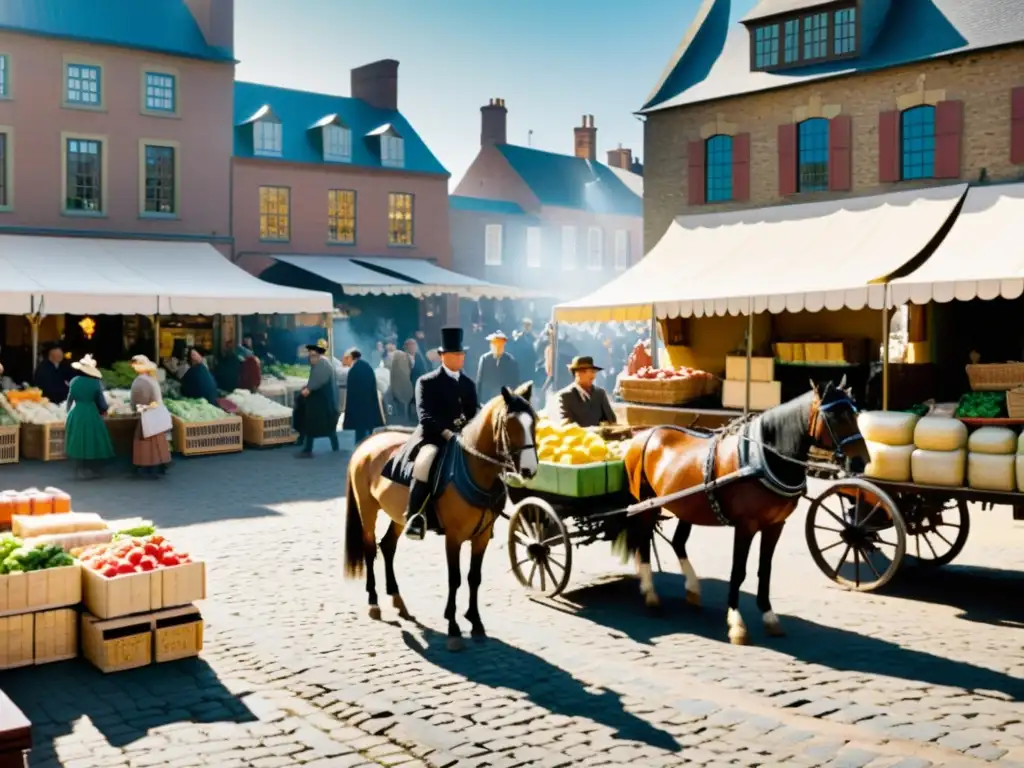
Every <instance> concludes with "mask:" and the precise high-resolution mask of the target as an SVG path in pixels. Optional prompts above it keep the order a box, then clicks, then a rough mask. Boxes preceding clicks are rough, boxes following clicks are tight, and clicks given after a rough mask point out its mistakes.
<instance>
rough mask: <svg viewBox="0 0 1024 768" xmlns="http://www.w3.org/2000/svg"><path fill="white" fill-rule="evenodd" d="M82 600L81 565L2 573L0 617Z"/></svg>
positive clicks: (0, 579) (42, 609)
mask: <svg viewBox="0 0 1024 768" xmlns="http://www.w3.org/2000/svg"><path fill="white" fill-rule="evenodd" d="M80 602H82V566H80V565H79V564H78V563H75V564H74V565H66V566H63V567H62V568H47V569H46V570H43V571H29V572H28V573H8V574H5V575H3V576H0V616H6V615H10V614H15V613H27V612H29V611H44V610H50V609H52V608H63V607H65V606H69V605H77V604H78V603H80Z"/></svg>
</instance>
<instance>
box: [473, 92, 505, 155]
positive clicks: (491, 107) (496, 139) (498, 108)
mask: <svg viewBox="0 0 1024 768" xmlns="http://www.w3.org/2000/svg"><path fill="white" fill-rule="evenodd" d="M507 131H508V110H507V109H506V108H505V100H504V99H491V101H490V103H488V104H485V105H484V106H482V107H480V146H481V147H487V146H491V145H493V144H507V143H508V133H507Z"/></svg>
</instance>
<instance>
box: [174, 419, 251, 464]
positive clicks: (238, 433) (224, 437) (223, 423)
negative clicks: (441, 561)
mask: <svg viewBox="0 0 1024 768" xmlns="http://www.w3.org/2000/svg"><path fill="white" fill-rule="evenodd" d="M171 423H172V425H173V428H172V435H173V437H172V440H173V443H174V449H175V450H176V451H177V452H178V453H180V454H181V455H182V456H208V455H211V454H217V453H236V452H238V451H240V450H242V419H241V418H239V417H238V416H226V417H225V418H223V419H217V420H216V421H184V420H183V419H181V418H179V417H178V416H171Z"/></svg>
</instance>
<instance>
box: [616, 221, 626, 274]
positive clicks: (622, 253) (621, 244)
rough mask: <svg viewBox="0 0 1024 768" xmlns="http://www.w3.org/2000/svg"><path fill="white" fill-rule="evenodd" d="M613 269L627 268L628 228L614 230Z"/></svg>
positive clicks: (623, 269)
mask: <svg viewBox="0 0 1024 768" xmlns="http://www.w3.org/2000/svg"><path fill="white" fill-rule="evenodd" d="M615 269H616V270H618V271H619V272H623V271H625V270H627V269H629V230H628V229H617V230H615Z"/></svg>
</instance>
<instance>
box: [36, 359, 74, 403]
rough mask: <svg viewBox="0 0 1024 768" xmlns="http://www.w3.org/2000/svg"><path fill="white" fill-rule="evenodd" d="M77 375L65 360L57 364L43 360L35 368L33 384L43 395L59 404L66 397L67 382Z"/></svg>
mask: <svg viewBox="0 0 1024 768" xmlns="http://www.w3.org/2000/svg"><path fill="white" fill-rule="evenodd" d="M77 375H78V374H77V373H76V372H75V369H74V368H72V367H71V365H70V364H69V363H68V362H67V360H61V361H60V363H58V364H57V365H54V364H53V363H51V362H50V361H49V360H43V361H42V362H41V363H39V367H37V368H36V375H35V385H36V386H37V387H38V388H39V389H40V390H42V392H43V397H45V398H46V399H47V400H49V401H50V402H51V403H54V404H57V405H59V404H60V403H63V402H64V401H65V400H67V399H68V386H69V382H70V381H71V379H73V378H74V377H75V376H77Z"/></svg>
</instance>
